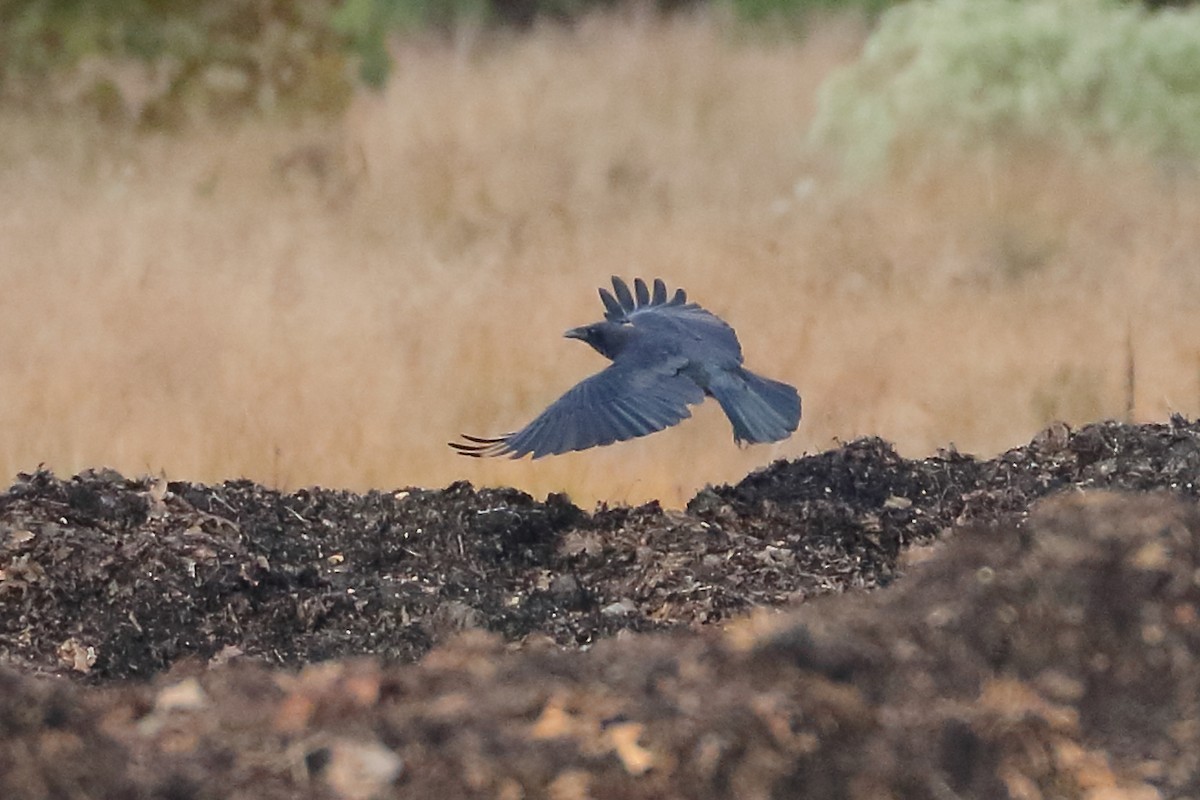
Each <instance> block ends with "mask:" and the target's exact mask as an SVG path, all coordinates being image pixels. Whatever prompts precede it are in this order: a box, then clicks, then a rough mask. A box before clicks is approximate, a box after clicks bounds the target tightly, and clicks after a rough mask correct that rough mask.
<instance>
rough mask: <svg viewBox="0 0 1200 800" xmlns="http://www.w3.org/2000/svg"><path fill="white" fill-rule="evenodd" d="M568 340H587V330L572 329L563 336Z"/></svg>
mask: <svg viewBox="0 0 1200 800" xmlns="http://www.w3.org/2000/svg"><path fill="white" fill-rule="evenodd" d="M563 336H565V337H567V338H568V339H584V340H586V339H587V328H571V330H569V331H567V332H566V333H564V334H563Z"/></svg>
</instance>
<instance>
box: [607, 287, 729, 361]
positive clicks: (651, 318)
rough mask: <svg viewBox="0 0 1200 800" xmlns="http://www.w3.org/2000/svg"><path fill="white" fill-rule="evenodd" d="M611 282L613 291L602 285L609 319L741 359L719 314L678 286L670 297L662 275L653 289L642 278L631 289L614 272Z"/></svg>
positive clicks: (718, 355)
mask: <svg viewBox="0 0 1200 800" xmlns="http://www.w3.org/2000/svg"><path fill="white" fill-rule="evenodd" d="M612 284H613V291H612V292H610V291H608V290H607V289H604V288H601V289H600V300H601V301H602V302H603V303H604V316H605V318H606V319H607V320H608V321H609V322H623V323H628V324H631V325H633V326H635V327H637V328H639V329H640V330H644V331H646V332H647V333H650V334H652V335H654V336H655V337H670V338H673V339H676V340H677V341H679V342H681V343H687V344H688V345H691V346H689V347H687V348H686V349H687V350H688V351H691V352H694V351H695V346H699V347H700V348H702V350H703V351H705V355H706V356H711V357H712V358H714V359H715V360H718V361H725V360H729V359H732V361H733V362H734V363H737V364H740V363H742V348H741V345H739V344H738V340H737V334H735V333H734V332H733V328H731V327H729V325H727V324H726V323H725V321H724V320H722V319H721V318H720V317H718V316H717V315H716V314H713V313H712V312H710V311H706V310H705V309H703V308H701V307H700V306H698V305H696V304H695V303H689V302H688V301H687V293H686V292H685V291H683V289H676V290H675V294H674V295H673V296H672V297H671V299H670V300H668V299H667V286H666V284H665V283H663V281H662V279H661V278H655V279H654V290H653V293H651V290H650V289H649V288H648V287H647V286H646V282H645V281H643V280H642V279H641V278H635V279H634V281H633V291H632V292H630V291H629V286H628V285H626V283H625V281H623V280H621V279H620V278H618V277H617V276H615V275H614V276H613V279H612ZM706 360H707V359H706Z"/></svg>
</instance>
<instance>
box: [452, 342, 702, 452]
mask: <svg viewBox="0 0 1200 800" xmlns="http://www.w3.org/2000/svg"><path fill="white" fill-rule="evenodd" d="M685 364H686V361H684V360H683V359H677V360H675V361H673V362H667V363H663V364H658V365H656V366H654V367H645V366H632V365H627V364H617V363H614V364H611V365H610V366H609V367H608V368H607V369H605V370H603V371H602V372H598V373H596V374H595V375H593V376H591V377H590V378H585V379H584V380H582V381H580V382H579V383H577V384H576V385H575V386H573V387H572V388H571V389H569V390H568V391H567V393H566V394H564V395H563V396H562V397H560V398H559V399H558V400H556V401H554V403H552V404H551V405H550V407H549V408H547V409H546V410H545V411H543V412H542V413H541V414H539V415H538V416H537V418H536V419H534V420H533V422H531V423H529V424H528V425H526V426H525V427H524V428H522V429H521V430H519V431H517V432H516V433H510V434H508V435H507V436H499V437H495V438H487V439H485V438H480V437H476V436H467V435H465V434H464V435H463V439H465V440H466V441H465V442H451V443H450V446H451V447H453V448H454V449H455V450H457V451H458V452H460V453H462V454H463V455H467V456H474V457H477V458H478V457H481V456H502V455H507V456H510V457H512V458H521V457H522V456H525V455H528V454H530V453H532V454H533V457H534V458H541V457H542V456H549V455H557V454H559V453H566V452H569V451H572V450H585V449H587V448H589V447H597V446H600V445H606V444H612V443H613V442H621V441H625V440H626V439H633V438H635V437H638V436H645V435H646V434H649V433H654V432H655V431H661V430H662V429H664V428H669V427H670V426H672V425H674V424H676V423H678V422H680V421H681V420H684V419H687V418H688V417H690V416H691V415H692V413H691V411H689V410H688V405H690V404H695V403H699V402H702V401H703V400H704V392H703V390H701V389H700V387H699V386H697V385H696V383H695V382H694V381H692V380H691V379H690V378H688V377H687V376H685V375H681V374H679V370H680V369H682V368H683V366H684V365H685Z"/></svg>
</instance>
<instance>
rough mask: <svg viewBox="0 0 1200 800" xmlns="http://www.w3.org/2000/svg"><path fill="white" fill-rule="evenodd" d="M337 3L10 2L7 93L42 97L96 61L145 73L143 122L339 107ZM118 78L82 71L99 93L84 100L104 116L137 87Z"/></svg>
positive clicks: (0, 24) (2, 18)
mask: <svg viewBox="0 0 1200 800" xmlns="http://www.w3.org/2000/svg"><path fill="white" fill-rule="evenodd" d="M335 2H336V0H299V1H298V2H287V1H286V0H197V1H193V2H189V1H188V0H91V1H90V2H89V0H9V2H7V3H5V4H4V5H3V6H2V7H0V81H2V82H3V88H4V89H5V90H7V91H8V92H9V93H11V92H12V91H13V87H14V86H15V85H22V86H25V87H32V88H31V90H30V91H28V92H27V94H28V95H31V96H37V95H40V94H44V92H43V91H42V90H43V89H44V88H45V85H47V84H48V83H51V82H53V81H54V80H56V79H57V80H59V81H60V82H61V80H62V78H63V75H64V73H70V72H71V71H72V70H77V71H78V70H79V69H80V68H81V66H82V65H85V64H86V63H87V62H88V60H89V59H91V60H93V61H96V60H101V61H107V62H109V64H110V65H111V64H116V63H119V64H122V65H126V66H127V65H128V64H130V63H133V64H140V65H142V66H143V67H144V68H145V70H144V71H145V73H146V76H147V77H146V78H145V79H144V80H143V81H142V83H143V84H145V88H142V89H140V90H139V91H138V92H137V93H138V94H145V95H147V97H145V98H141V99H140V100H139V102H138V103H137V109H136V112H137V115H138V116H140V117H143V119H145V118H149V119H151V120H154V119H170V118H172V117H173V116H176V115H178V114H180V113H184V110H185V107H187V106H192V107H195V106H199V107H201V108H203V109H204V110H208V111H222V110H226V109H229V110H238V109H244V108H247V107H252V108H253V107H258V108H264V107H274V106H276V105H277V104H280V103H284V104H286V103H294V104H297V105H301V106H306V107H311V106H318V107H320V106H324V105H330V104H333V105H336V104H337V103H338V102H340V98H342V97H344V96H345V95H346V94H347V90H348V88H349V84H348V81H347V77H346V69H345V65H346V57H345V54H344V47H343V43H342V41H341V39H340V38H339V36H338V34H337V33H336V31H334V30H333V28H332V27H331V26H330V25H329V18H330V16H331V15H332V13H333V9H334V3H335ZM116 71H117V70H116V69H115V68H99V69H96V70H92V71H85V72H84V73H83V77H82V78H81V80H84V79H86V80H91V81H93V85H92V86H90V87H87V88H86V91H85V92H84V94H83V96H85V97H91V98H92V99H93V100H96V101H97V102H98V104H99V105H100V106H102V107H104V106H110V105H113V104H112V103H111V102H109V101H108V100H104V99H103V98H112V97H113V96H114V95H117V96H119V97H121V98H123V96H124V95H127V94H130V93H132V91H133V90H132V89H131V88H130V86H131V83H132V79H130V80H124V81H121V80H118V79H116V78H113V77H112V76H113V74H114V73H115V72H116ZM123 74H124V75H125V76H126V77H127V78H129V76H130V75H131V74H132V73H131V72H130V70H128V69H125V70H124V72H123ZM151 75H153V78H154V79H152V78H151V77H150V76H151ZM124 99H126V100H127V98H124ZM125 104H126V105H127V103H125ZM117 105H121V103H118V104H117Z"/></svg>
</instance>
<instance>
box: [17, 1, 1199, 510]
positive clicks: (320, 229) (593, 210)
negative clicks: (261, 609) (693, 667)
mask: <svg viewBox="0 0 1200 800" xmlns="http://www.w3.org/2000/svg"><path fill="white" fill-rule="evenodd" d="M813 5H814V4H801V5H794V6H789V5H786V4H784V5H778V6H776V5H769V6H768V5H763V4H762V3H758V4H732V5H730V4H725V5H706V6H699V5H696V6H687V7H684V8H673V7H667V6H661V7H652V6H648V5H641V6H635V7H627V6H624V7H619V8H611V9H595V8H591V7H589V8H584V7H582V6H576V5H574V4H572V3H569V2H559V3H558V4H556V5H553V6H549V5H547V6H542V5H538V6H536V7H534V9H533V11H532V12H528V10H526V11H524V12H522V13H521V14H516V13H515V12H512V11H511V9H512V8H513V6H512V5H511V4H509V5H508V6H505V7H504V8H508V9H509V11H508V12H507V13H509V14H511V18H510V17H509V16H504V13H502V12H501V11H497V10H496V9H497V8H500V6H491V5H487V6H485V5H480V6H470V7H468V6H462V5H458V4H451V5H446V4H438V3H432V2H427V3H425V4H407V5H404V4H395V3H390V2H373V3H371V2H365V1H364V2H346V3H344V4H341V5H334V4H333V3H322V2H313V3H307V4H303V3H301V4H290V3H289V4H283V3H271V2H253V3H251V2H245V3H231V4H222V5H216V4H212V5H209V4H206V3H198V4H172V3H170V2H163V3H149V2H147V3H143V4H136V3H112V4H84V3H79V4H71V3H49V2H25V3H15V4H13V3H10V4H7V5H6V6H4V10H3V11H2V12H0V43H2V44H0V62H2V63H3V70H4V71H3V73H2V77H3V91H4V92H5V98H6V102H5V103H4V104H3V106H0V197H4V198H5V200H4V202H3V203H0V287H2V294H0V309H2V312H3V313H0V472H3V473H4V474H6V475H12V474H13V473H15V472H16V471H18V470H28V469H32V468H34V467H35V466H37V465H38V464H39V463H45V464H47V465H49V466H51V467H53V468H54V469H56V470H58V471H60V472H70V471H74V470H78V469H81V468H85V467H91V466H99V465H110V466H114V467H116V468H118V469H121V470H122V471H125V472H129V473H139V472H158V471H159V470H163V471H165V472H166V473H167V474H168V475H169V476H170V477H171V478H178V479H187V480H202V481H214V480H220V479H224V478H228V477H236V476H247V477H251V478H254V479H256V480H259V481H263V482H266V483H268V484H274V485H277V486H280V487H283V488H296V487H299V486H302V485H308V484H322V485H327V486H344V487H349V488H355V489H365V488H368V487H393V486H401V485H409V484H413V485H421V486H438V485H442V484H445V483H448V482H450V481H452V480H456V479H460V478H466V479H470V480H472V481H474V482H476V483H501V484H507V485H513V486H517V487H519V488H522V489H525V490H527V491H530V492H533V493H535V494H541V493H544V492H547V491H558V490H565V491H567V492H569V493H570V494H571V495H572V497H573V498H574V499H575V500H576V501H577V502H581V503H584V504H588V503H591V502H593V501H595V500H607V501H618V502H619V501H628V502H638V501H642V500H646V499H650V498H658V499H661V500H663V501H664V503H666V504H669V505H679V504H681V503H682V502H684V501H686V499H687V498H688V497H690V496H691V494H693V493H694V492H695V491H696V490H697V489H699V488H700V487H702V486H703V485H704V484H705V483H710V482H711V483H715V482H723V481H733V480H737V479H739V478H740V477H741V476H742V475H744V474H745V473H746V472H747V471H748V470H750V469H752V468H754V467H756V466H761V465H764V464H766V463H768V462H769V461H771V460H772V459H775V458H782V457H794V456H797V455H800V454H802V453H805V452H813V451H817V450H820V449H823V448H826V447H829V446H831V445H833V444H835V443H836V442H837V441H839V440H841V441H845V440H849V439H851V438H853V437H856V436H860V435H868V434H877V435H880V436H884V437H886V438H887V439H889V440H892V441H894V442H896V443H897V445H898V447H899V448H900V449H901V451H902V452H904V453H905V454H907V455H924V454H928V453H930V452H932V451H934V450H936V449H937V448H940V447H947V446H951V445H954V446H957V447H958V448H959V449H961V450H964V451H970V452H976V453H980V454H991V453H994V452H997V451H1000V450H1002V449H1005V448H1007V447H1010V446H1014V445H1017V444H1020V443H1022V442H1025V441H1027V440H1028V439H1029V438H1030V437H1031V436H1032V435H1033V434H1034V433H1035V432H1036V431H1037V430H1038V429H1039V428H1040V427H1041V426H1043V425H1045V424H1046V423H1048V422H1050V421H1052V420H1055V419H1063V420H1066V421H1068V422H1072V423H1083V422H1088V421H1092V420H1095V419H1100V418H1105V417H1123V416H1125V415H1126V414H1128V413H1130V411H1132V416H1133V417H1134V418H1136V419H1139V420H1148V419H1162V418H1164V417H1165V416H1166V415H1167V414H1168V413H1171V412H1176V411H1177V412H1181V413H1185V414H1189V415H1195V414H1197V413H1200V321H1198V320H1197V315H1196V313H1195V309H1196V307H1197V301H1198V300H1200V226H1198V225H1197V224H1196V223H1197V220H1200V176H1198V174H1197V170H1196V164H1197V158H1198V157H1200V153H1198V152H1197V151H1198V150H1200V134H1198V132H1200V17H1198V16H1197V14H1198V12H1197V11H1196V10H1194V9H1191V8H1188V9H1183V10H1165V11H1162V10H1159V11H1151V10H1148V9H1146V8H1143V7H1141V6H1136V5H1130V4H1117V3H1104V2H1087V1H1086V0H1057V2H1034V1H1033V0H1030V2H1008V1H1003V2H1002V1H1001V0H993V1H991V2H989V1H988V0H976V2H964V1H963V0H938V1H937V2H931V3H917V2H913V3H908V4H902V5H900V6H897V7H896V8H891V9H888V10H884V9H883V7H882V6H881V5H880V4H878V3H856V4H837V3H821V4H815V5H817V6H819V7H811V6H813ZM188 9H190V10H188ZM205 9H208V11H204V10H205ZM202 12H203V13H202ZM39 14H40V16H38V15H39ZM138 14H141V15H142V16H140V17H139V16H138ZM193 14H194V15H195V17H193V16H190V15H193ZM205 14H207V16H205ZM238 14H241V15H242V16H238ZM56 15H57V16H56ZM306 15H307V16H306ZM355 15H359V16H355ZM196 19H200V20H201V22H196V21H195V20H196ZM81 20H84V21H81ZM131 20H132V21H131ZM164 20H169V21H171V25H167V24H166V22H164ZM364 20H366V21H365V22H364ZM206 25H207V26H208V27H206ZM139 26H140V27H139ZM172 26H174V27H172ZM135 29H136V30H140V31H141V32H140V33H138V34H136V35H135V34H134V33H131V31H134V30H135ZM160 29H162V30H166V31H168V32H169V35H168V33H163V32H162V30H160ZM156 31H157V33H156ZM268 31H271V32H270V33H268ZM298 31H299V32H300V33H297V32H298ZM301 34H303V35H301ZM22 37H24V38H22ZM172 37H174V38H172ZM177 42H187V43H190V44H188V45H187V46H188V47H190V48H191V49H190V50H184V49H180V48H182V47H183V45H180V44H178V43H177ZM264 42H273V43H274V44H269V45H268V44H264ZM135 45H136V46H135ZM272 48H280V49H278V50H273V49H272ZM281 53H283V54H290V55H287V56H286V57H284V55H280V54H281ZM373 59H374V61H373ZM368 79H369V80H368ZM611 274H619V275H623V276H626V277H627V278H629V277H633V276H635V275H641V276H645V277H647V278H651V277H655V276H662V277H663V278H664V279H666V280H667V282H668V283H669V284H670V285H671V286H683V287H685V288H686V289H687V290H688V292H689V294H690V295H691V296H692V297H693V298H694V299H695V300H697V301H699V302H701V303H703V304H704V305H705V306H707V307H708V308H710V309H712V310H714V311H715V312H717V313H718V314H720V315H721V316H723V317H724V318H725V319H727V320H728V321H729V322H730V323H731V324H733V325H734V326H735V327H736V329H737V330H738V333H739V335H740V337H741V339H742V343H743V345H744V348H745V350H746V353H747V361H748V364H749V366H751V368H754V369H756V370H758V371H760V372H762V373H764V374H766V375H769V376H771V377H774V378H778V379H781V380H787V381H789V382H791V383H794V384H795V385H796V386H798V387H799V389H800V391H801V393H802V395H803V396H804V402H805V417H804V420H803V422H802V424H801V428H800V431H799V432H798V433H797V435H796V436H795V437H793V438H792V439H791V440H789V441H787V442H784V443H781V444H779V445H776V446H770V447H762V446H760V447H755V448H749V449H745V450H738V449H737V448H735V447H734V445H733V443H732V440H731V434H730V431H729V427H728V423H727V422H726V421H725V420H724V418H723V417H722V416H721V414H720V411H719V409H717V408H716V407H715V405H713V404H706V405H705V406H704V407H701V408H700V409H699V410H698V412H697V414H696V419H695V420H691V421H688V422H686V423H685V424H683V425H681V426H679V427H678V428H675V429H672V430H670V431H667V432H664V433H661V434H657V435H655V436H653V437H649V438H647V439H643V440H638V441H634V442H629V443H624V444H621V445H616V446H613V447H610V448H604V449H601V450H595V451H589V452H585V453H580V454H572V455H568V456H563V457H560V458H551V459H544V460H541V461H538V462H536V463H531V462H529V461H522V462H508V461H482V462H480V461H472V460H468V459H462V458H458V457H456V456H454V455H453V454H452V453H451V452H450V450H449V449H448V448H447V447H446V446H445V442H446V441H447V440H449V439H451V438H453V437H454V436H455V435H456V434H457V433H459V432H460V431H466V432H471V433H480V434H491V433H498V432H504V431H508V430H512V429H514V428H515V427H518V426H520V425H522V424H524V423H525V422H526V421H528V420H529V419H530V418H531V417H532V416H533V415H534V414H536V413H537V412H538V411H540V410H541V409H542V408H543V407H544V406H545V405H546V404H547V403H549V402H550V401H552V400H553V399H555V398H556V397H557V396H558V395H559V393H561V392H562V391H563V390H565V389H566V388H567V387H569V386H570V385H571V384H573V383H574V382H575V381H576V380H578V379H579V378H581V377H583V376H585V375H587V374H589V373H591V372H593V371H595V370H597V369H599V368H600V367H601V366H602V364H603V361H602V359H600V357H599V356H597V355H596V354H594V353H593V352H592V351H591V350H590V349H588V348H587V347H585V346H582V345H580V344H579V343H577V342H570V341H566V340H563V339H562V338H561V336H560V335H561V332H562V331H563V330H564V329H566V328H568V327H571V326H574V325H577V324H580V323H583V322H588V321H592V320H594V319H596V318H598V316H599V314H600V311H601V307H600V305H599V302H598V299H597V297H596V294H595V287H597V286H598V285H601V284H604V283H606V282H607V279H608V276H609V275H611ZM1130 354H1132V357H1131V355H1130ZM1131 363H1132V366H1133V367H1134V371H1135V384H1134V393H1133V395H1132V398H1131V397H1130V394H1129V391H1128V372H1129V367H1130V365H1131ZM1130 400H1132V408H1130V407H1129V406H1130Z"/></svg>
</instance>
